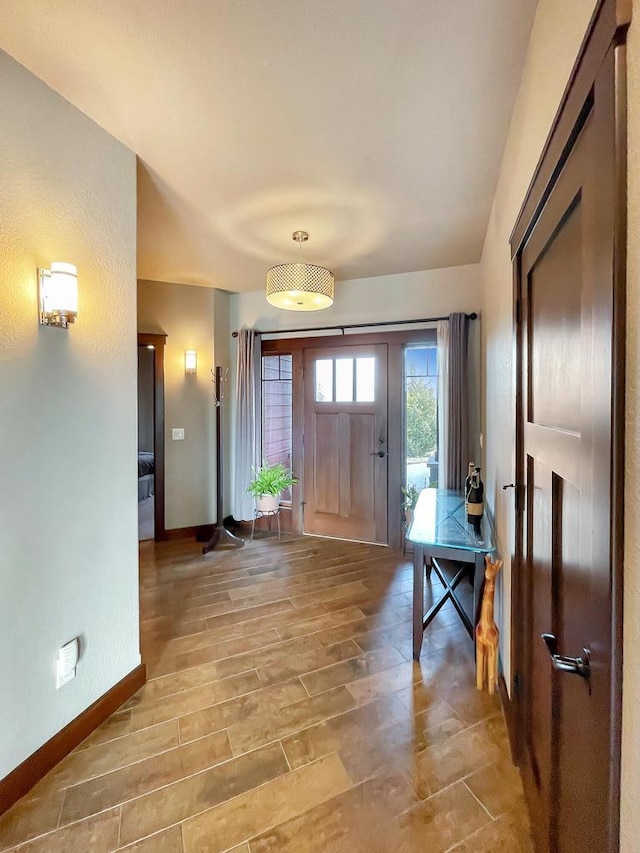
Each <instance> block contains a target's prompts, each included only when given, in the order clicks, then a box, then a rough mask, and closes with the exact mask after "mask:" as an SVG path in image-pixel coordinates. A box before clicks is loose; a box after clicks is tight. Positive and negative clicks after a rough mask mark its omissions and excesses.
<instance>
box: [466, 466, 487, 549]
mask: <svg viewBox="0 0 640 853" xmlns="http://www.w3.org/2000/svg"><path fill="white" fill-rule="evenodd" d="M483 513H484V484H483V482H482V480H481V479H480V468H478V467H476V468H474V471H473V474H472V475H471V481H470V484H469V492H468V494H467V521H468V523H469V524H472V525H473V526H474V528H475V530H476V532H477V533H479V532H480V522H481V521H482V515H483Z"/></svg>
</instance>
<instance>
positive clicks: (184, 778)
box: [0, 729, 279, 853]
mask: <svg viewBox="0 0 640 853" xmlns="http://www.w3.org/2000/svg"><path fill="white" fill-rule="evenodd" d="M224 731H226V729H225V730H224ZM212 734H218V732H212ZM210 736H211V735H205V736H204V737H205V738H206V737H210ZM198 740H204V738H198ZM192 742H193V743H195V741H192ZM273 743H275V741H270V742H269V743H267V744H260V745H259V746H256V747H254V748H253V749H250V750H247V752H243V753H240V754H238V755H233V754H232V755H230V756H229V757H228V758H225V759H224V760H223V761H219V762H217V763H216V764H211V765H209V766H208V767H205V768H204V769H202V770H196V771H195V772H194V773H188V774H187V775H186V776H181V777H180V778H179V779H174V780H172V781H171V782H166V783H165V784H164V785H158V786H157V787H156V788H152V789H151V790H150V791H145V792H144V793H143V794H138V795H137V796H135V797H129V798H128V799H126V800H122V801H121V802H118V803H112V804H111V805H109V806H105V807H104V808H101V809H99V810H98V811H96V812H91V813H90V814H88V815H84V816H83V817H81V818H77V819H76V820H71V821H69V822H68V823H64V824H61V825H60V826H59V827H56V828H57V829H63V828H66V827H68V826H73V825H74V824H76V823H82V821H83V820H89V818H92V817H95V816H96V815H99V814H104V813H105V812H108V811H110V810H111V809H115V808H118V807H119V808H120V809H122V808H123V807H124V806H126V805H128V804H129V803H133V802H135V801H136V800H140V799H142V798H144V797H148V796H149V795H150V794H155V793H156V792H157V791H163V790H165V789H166V788H170V787H171V786H172V785H178V784H179V783H181V782H186V781H187V780H188V779H193V778H194V777H195V776H200V775H202V774H203V773H208V772H209V771H210V770H213V769H215V768H219V767H222V766H223V765H224V764H227V763H228V762H230V761H234V760H236V759H238V758H243V757H244V756H247V755H250V754H251V753H252V752H257V751H258V750H260V749H263V748H264V747H267V746H272V745H273ZM275 778H279V777H277V776H276V777H275ZM268 781H271V780H268ZM263 784H266V783H263ZM251 790H254V789H251ZM238 796H239V795H238ZM223 802H227V801H226V800H223ZM171 825H172V826H174V825H175V824H171ZM49 831H55V829H54V830H49ZM43 834H47V833H43ZM153 834H156V833H151V835H153ZM145 837H146V836H145ZM0 853H2V852H1V851H0Z"/></svg>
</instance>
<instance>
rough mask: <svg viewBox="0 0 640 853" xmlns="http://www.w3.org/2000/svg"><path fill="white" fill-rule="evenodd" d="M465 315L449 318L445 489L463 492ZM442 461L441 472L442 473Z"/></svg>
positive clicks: (466, 419)
mask: <svg viewBox="0 0 640 853" xmlns="http://www.w3.org/2000/svg"><path fill="white" fill-rule="evenodd" d="M468 323H469V319H468V317H467V315H466V314H451V315H450V316H449V376H448V382H447V386H448V387H447V455H446V458H445V459H444V460H442V461H444V463H445V465H444V467H445V469H446V476H445V482H444V484H443V485H444V488H447V489H455V490H456V491H462V489H463V488H464V478H465V477H466V475H467V465H468V463H469V387H468V378H467V338H468ZM443 384H444V383H443ZM442 461H440V463H439V466H438V468H439V470H440V471H441V470H442V467H443V465H442Z"/></svg>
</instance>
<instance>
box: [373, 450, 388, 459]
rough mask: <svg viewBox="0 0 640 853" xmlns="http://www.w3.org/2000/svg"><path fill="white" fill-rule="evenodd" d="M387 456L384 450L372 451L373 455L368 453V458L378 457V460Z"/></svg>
mask: <svg viewBox="0 0 640 853" xmlns="http://www.w3.org/2000/svg"><path fill="white" fill-rule="evenodd" d="M386 455H387V452H386V450H374V451H373V453H370V454H369V456H379V457H380V459H384V457H385V456H386Z"/></svg>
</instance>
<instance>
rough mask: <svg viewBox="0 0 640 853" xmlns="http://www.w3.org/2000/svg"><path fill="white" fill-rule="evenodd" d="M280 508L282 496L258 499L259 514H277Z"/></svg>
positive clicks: (260, 496)
mask: <svg viewBox="0 0 640 853" xmlns="http://www.w3.org/2000/svg"><path fill="white" fill-rule="evenodd" d="M279 506H280V495H259V496H258V497H257V498H256V509H257V510H258V512H276V511H277V509H278V507H279Z"/></svg>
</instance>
